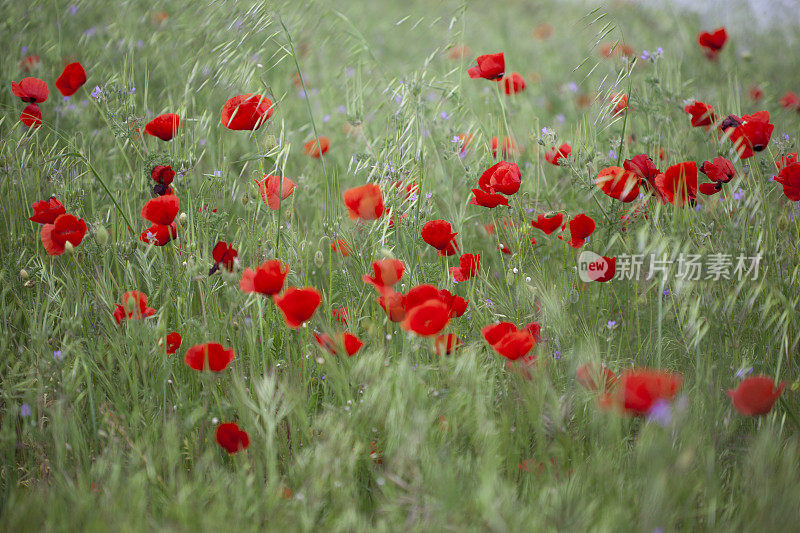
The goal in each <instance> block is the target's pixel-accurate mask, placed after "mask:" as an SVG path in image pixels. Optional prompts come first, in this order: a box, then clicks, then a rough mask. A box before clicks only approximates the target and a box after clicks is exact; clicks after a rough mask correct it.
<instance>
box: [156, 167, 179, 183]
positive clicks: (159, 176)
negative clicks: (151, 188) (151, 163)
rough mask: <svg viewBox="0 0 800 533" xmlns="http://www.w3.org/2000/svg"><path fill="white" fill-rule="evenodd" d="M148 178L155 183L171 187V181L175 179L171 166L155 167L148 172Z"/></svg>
mask: <svg viewBox="0 0 800 533" xmlns="http://www.w3.org/2000/svg"><path fill="white" fill-rule="evenodd" d="M150 177H151V178H153V181H155V182H156V183H163V184H164V185H171V184H172V180H174V179H175V171H174V170H172V165H157V166H155V167H153V170H151V171H150Z"/></svg>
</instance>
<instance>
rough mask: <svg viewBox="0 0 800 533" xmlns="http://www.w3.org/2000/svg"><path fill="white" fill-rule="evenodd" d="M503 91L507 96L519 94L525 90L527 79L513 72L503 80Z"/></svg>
mask: <svg viewBox="0 0 800 533" xmlns="http://www.w3.org/2000/svg"><path fill="white" fill-rule="evenodd" d="M500 83H502V84H503V91H505V93H506V94H507V95H512V94H517V93H519V92H522V91H524V90H525V78H523V77H522V76H521V75H520V74H518V73H516V72H512V73H511V74H509V75H508V76H506V77H505V78H503V79H502V81H501V82H500Z"/></svg>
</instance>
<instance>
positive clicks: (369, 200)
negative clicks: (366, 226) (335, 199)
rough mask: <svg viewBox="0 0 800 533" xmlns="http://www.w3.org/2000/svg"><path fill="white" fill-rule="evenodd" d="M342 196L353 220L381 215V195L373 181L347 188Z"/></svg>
mask: <svg viewBox="0 0 800 533" xmlns="http://www.w3.org/2000/svg"><path fill="white" fill-rule="evenodd" d="M342 198H343V199H344V205H345V207H347V212H348V214H349V215H350V218H351V219H353V220H376V219H378V218H380V217H382V216H383V212H384V205H383V195H382V194H381V188H380V187H378V186H377V185H376V184H374V183H367V184H366V185H361V186H360V187H353V188H352V189H347V190H346V191H345V192H344V194H343V195H342Z"/></svg>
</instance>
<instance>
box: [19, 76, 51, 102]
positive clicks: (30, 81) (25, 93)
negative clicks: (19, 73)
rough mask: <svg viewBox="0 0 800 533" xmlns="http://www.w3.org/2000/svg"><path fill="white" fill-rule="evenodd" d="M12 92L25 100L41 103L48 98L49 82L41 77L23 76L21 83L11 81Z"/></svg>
mask: <svg viewBox="0 0 800 533" xmlns="http://www.w3.org/2000/svg"><path fill="white" fill-rule="evenodd" d="M11 92H12V94H13V95H14V96H17V97H19V99H20V100H22V101H23V102H27V103H29V104H41V103H42V102H44V101H46V100H47V97H48V96H49V95H50V90H49V89H48V88H47V84H46V83H45V82H43V81H42V80H40V79H39V78H30V77H29V78H22V79H21V80H19V83H17V82H15V81H12V82H11Z"/></svg>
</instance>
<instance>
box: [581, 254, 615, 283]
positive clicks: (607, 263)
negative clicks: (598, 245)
mask: <svg viewBox="0 0 800 533" xmlns="http://www.w3.org/2000/svg"><path fill="white" fill-rule="evenodd" d="M601 261H602V264H601V265H600V268H598V269H596V270H590V271H589V272H588V274H587V275H588V276H589V279H591V280H592V281H599V282H600V283H607V282H609V281H611V280H612V279H614V275H615V274H616V273H617V258H616V257H605V256H603V257H601V258H600V259H598V260H597V261H596V262H597V263H599V262H601ZM590 269H591V266H590Z"/></svg>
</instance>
